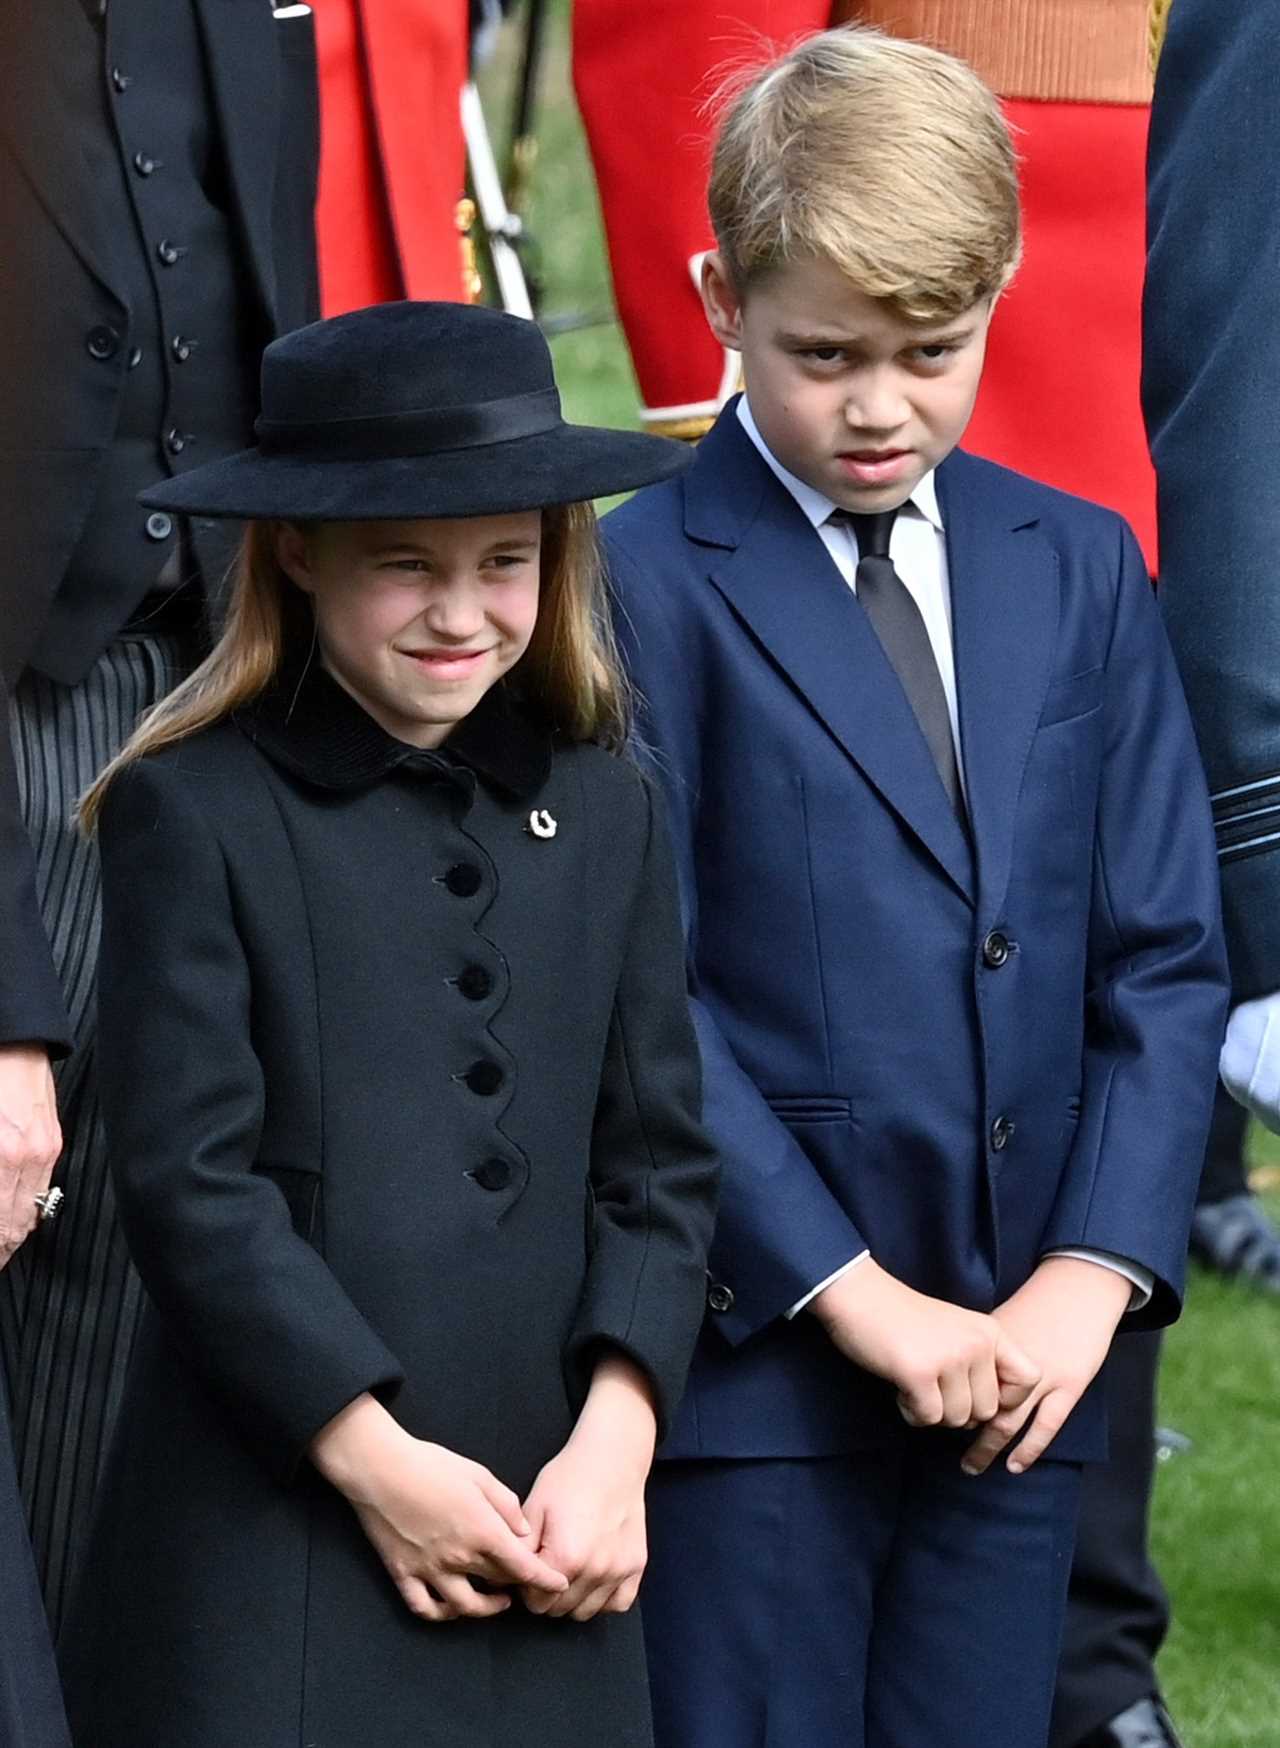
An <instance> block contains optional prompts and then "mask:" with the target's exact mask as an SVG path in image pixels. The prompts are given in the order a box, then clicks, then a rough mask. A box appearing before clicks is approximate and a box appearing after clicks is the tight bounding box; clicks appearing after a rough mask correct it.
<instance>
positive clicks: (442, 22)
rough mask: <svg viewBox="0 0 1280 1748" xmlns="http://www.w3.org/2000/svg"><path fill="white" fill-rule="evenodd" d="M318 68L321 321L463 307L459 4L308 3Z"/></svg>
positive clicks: (444, 0)
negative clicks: (416, 304)
mask: <svg viewBox="0 0 1280 1748" xmlns="http://www.w3.org/2000/svg"><path fill="white" fill-rule="evenodd" d="M313 7H314V11H315V19H316V42H317V50H318V54H319V62H320V191H319V201H318V205H317V214H316V225H317V233H318V244H319V256H320V296H321V304H322V307H323V310H324V313H325V314H326V315H329V316H332V315H337V314H339V313H340V312H341V311H342V310H347V309H356V308H360V307H362V306H363V305H365V304H371V303H382V302H386V301H387V300H388V299H391V298H398V297H420V298H444V299H453V300H457V301H461V300H462V299H463V298H464V296H465V293H464V289H463V283H462V255H461V249H460V246H459V238H458V232H457V228H456V225H455V212H456V209H457V203H458V201H459V200H460V198H461V197H462V194H463V189H464V182H465V148H464V145H463V139H462V125H461V122H460V120H459V115H458V105H459V99H460V95H461V91H462V86H463V83H464V81H465V79H466V76H467V6H466V0H313Z"/></svg>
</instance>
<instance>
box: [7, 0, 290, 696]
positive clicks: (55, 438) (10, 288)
mask: <svg viewBox="0 0 1280 1748" xmlns="http://www.w3.org/2000/svg"><path fill="white" fill-rule="evenodd" d="M193 4H194V5H195V8H196V14H197V19H198V21H199V24H200V26H201V32H202V36H203V41H204V50H205V58H206V64H207V67H208V74H209V80H210V84H211V87H212V92H213V98H214V104H215V108H216V111H217V117H218V120H219V122H220V131H221V139H222V143H223V146H224V148H225V152H226V158H227V165H228V171H229V180H230V198H231V205H232V209H233V211H234V214H235V220H236V229H237V233H238V236H239V238H240V241H241V244H242V246H243V249H244V253H245V257H246V259H247V261H248V265H249V269H250V274H251V278H252V283H253V287H254V293H255V296H256V297H257V299H258V300H259V301H260V305H261V316H262V336H263V343H264V344H265V342H266V341H267V340H268V339H270V338H271V337H272V336H273V335H275V334H279V333H283V332H285V331H286V330H288V329H290V328H294V327H298V326H299V325H301V324H302V323H304V322H307V321H310V320H312V319H314V317H315V316H316V314H317V313H318V294H317V290H316V270H315V238H314V215H313V206H314V192H315V171H316V152H317V120H316V93H315V54H314V43H313V38H312V30H311V20H310V18H294V19H285V20H276V19H275V18H273V16H272V5H271V0H193ZM90 30H91V27H90V25H89V24H88V22H87V21H86V17H85V7H84V3H83V0H44V3H42V4H40V5H37V6H30V5H28V4H26V0H0V90H2V91H3V101H0V223H2V224H3V231H4V236H5V238H6V239H7V241H6V245H5V251H4V257H5V259H4V262H3V263H2V264H0V520H2V522H3V527H4V531H5V542H6V546H7V548H8V550H9V551H10V553H11V554H13V555H14V558H13V562H11V563H10V564H9V566H8V567H7V574H6V578H5V586H4V612H3V614H2V615H0V671H3V672H4V674H5V675H6V677H7V678H8V680H9V682H10V684H12V682H13V680H14V679H15V678H16V676H17V675H18V674H19V673H20V672H21V670H22V668H23V667H24V665H25V664H26V661H27V658H28V655H29V653H30V651H31V649H32V646H33V644H34V643H35V641H36V639H37V638H38V637H39V635H40V632H41V630H42V628H43V626H44V623H45V620H46V617H47V615H48V612H49V607H50V604H51V602H52V600H53V597H54V594H55V592H56V590H57V589H58V587H59V585H60V584H61V582H62V580H63V577H64V576H65V574H66V571H67V565H68V560H69V559H70V557H71V555H72V552H73V550H74V548H75V546H76V543H77V541H78V539H79V537H80V534H81V532H82V529H83V527H84V524H85V519H86V517H87V516H88V514H89V510H90V508H91V506H92V504H93V501H94V494H95V489H96V485H97V477H98V471H99V469H100V467H101V465H102V463H103V460H104V458H105V455H106V452H107V449H108V446H109V445H110V444H111V441H112V439H113V436H114V434H115V431H116V425H117V419H118V413H119V407H120V400H121V395H122V393H123V387H124V381H125V373H126V370H127V368H128V355H129V351H130V344H131V342H130V311H129V308H128V305H127V298H126V292H125V288H124V286H123V285H122V283H121V275H120V268H119V259H118V251H119V249H120V248H121V246H124V247H135V246H136V243H135V242H134V225H133V219H132V216H131V215H130V214H129V213H127V212H125V211H122V210H121V209H120V201H121V198H122V196H121V195H120V193H119V191H118V190H117V189H116V188H115V187H114V185H113V186H112V187H108V188H103V187H101V186H98V185H95V184H94V183H93V182H92V180H91V178H90V176H89V174H88V173H87V172H86V168H85V160H84V156H83V147H82V141H81V138H80V119H81V118H80V117H79V116H78V115H77V116H76V117H75V118H74V120H72V119H71V118H69V117H68V116H67V115H66V114H64V112H63V96H62V87H61V84H60V81H59V79H58V77H57V76H56V70H57V68H58V66H59V62H60V60H61V59H62V58H63V57H68V56H72V55H83V54H84V53H85V43H86V39H87V38H88V37H89V34H90ZM139 95H140V97H142V98H143V100H145V96H146V93H145V89H143V90H141V91H140V92H139ZM105 125H106V123H105V119H104V122H103V126H104V128H105ZM118 180H119V179H118V178H117V181H118ZM103 329H106V330H110V331H111V332H112V333H113V334H114V335H115V336H116V337H117V343H116V344H115V346H114V348H113V350H112V352H111V354H110V356H108V357H99V356H94V355H93V353H92V352H91V351H90V349H89V340H90V337H91V336H92V335H93V334H94V333H95V331H101V330H103ZM251 435H252V434H251V433H250V432H248V431H246V432H245V433H244V441H245V442H246V443H247V442H249V441H250V440H251ZM198 458H199V459H203V460H209V459H212V457H211V456H210V455H208V454H202V455H200V456H199V457H198ZM158 472H159V469H158V468H157V473H158ZM139 514H140V515H142V514H144V513H143V512H139ZM204 531H205V527H204V525H198V528H197V533H198V534H200V533H203V532H204ZM113 607H114V603H104V606H103V623H102V628H101V642H102V645H104V646H105V644H106V643H107V641H108V640H109V639H110V637H112V636H113V635H114V634H115V632H116V631H117V630H118V629H119V626H118V624H117V623H114V622H113V620H112V617H111V615H112V612H113Z"/></svg>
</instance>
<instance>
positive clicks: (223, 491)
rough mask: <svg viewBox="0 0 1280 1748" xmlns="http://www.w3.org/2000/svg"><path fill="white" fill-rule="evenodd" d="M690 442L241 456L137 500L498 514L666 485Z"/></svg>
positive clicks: (231, 509)
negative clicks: (368, 455)
mask: <svg viewBox="0 0 1280 1748" xmlns="http://www.w3.org/2000/svg"><path fill="white" fill-rule="evenodd" d="M692 458H693V452H692V450H691V449H690V448H689V446H688V445H686V444H683V443H673V442H671V441H670V440H668V439H667V438H663V437H647V436H645V435H644V434H643V433H642V432H638V431H609V430H604V429H601V428H598V427H596V426H591V425H557V426H556V427H555V428H554V429H553V430H551V431H545V432H539V433H538V434H537V435H535V436H531V437H520V438H515V439H513V440H512V441H510V442H507V443H492V444H486V445H485V446H483V447H481V448H473V449H452V450H446V451H443V452H437V453H435V454H429V455H408V456H394V457H385V458H377V459H365V460H352V459H343V460H338V459H331V458H328V457H323V458H322V457H318V456H310V455H272V454H270V453H264V452H263V451H262V450H259V449H246V450H241V451H240V452H239V453H238V454H236V455H228V456H226V457H224V458H223V459H222V460H220V461H211V462H206V463H205V464H204V466H202V467H196V468H192V469H191V470H190V471H189V472H186V473H181V474H178V475H176V476H175V477H174V478H172V479H168V480H163V481H161V482H160V483H159V484H157V485H154V486H150V487H148V489H147V490H146V491H145V492H142V493H140V494H139V497H140V501H141V502H142V503H143V504H146V505H147V506H148V507H150V508H152V509H157V510H174V511H177V512H179V513H180V514H182V515H184V516H234V517H237V518H243V519H245V520H273V519H280V520H284V521H299V522H312V521H315V522H374V521H416V520H418V519H425V518H428V517H454V516H457V517H465V516H498V515H503V514H506V513H509V512H513V511H517V510H536V509H543V508H546V507H547V506H549V505H552V504H575V503H581V502H585V501H586V500H588V499H590V498H602V497H606V496H608V495H610V494H612V493H614V492H626V491H634V490H635V489H636V488H638V487H640V486H649V485H656V484H657V483H658V481H660V480H665V479H670V478H672V476H673V475H675V474H677V473H679V472H680V471H681V470H682V469H683V468H685V467H686V466H688V464H689V462H690V461H691V460H692Z"/></svg>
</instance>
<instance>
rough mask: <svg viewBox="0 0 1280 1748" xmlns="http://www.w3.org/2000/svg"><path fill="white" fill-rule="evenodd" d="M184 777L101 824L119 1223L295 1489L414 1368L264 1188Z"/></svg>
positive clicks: (246, 1017)
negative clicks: (351, 1423) (355, 1411)
mask: <svg viewBox="0 0 1280 1748" xmlns="http://www.w3.org/2000/svg"><path fill="white" fill-rule="evenodd" d="M199 800H200V796H199V786H198V784H197V785H195V786H194V793H193V786H192V785H190V784H189V783H184V782H183V781H182V778H181V774H180V772H178V771H171V770H167V769H165V768H164V767H163V766H161V765H159V764H157V765H148V764H146V763H143V764H140V765H135V766H133V767H132V768H131V769H130V770H128V771H127V772H126V773H125V774H124V775H123V776H121V777H120V778H118V779H117V780H116V782H115V783H114V784H113V786H112V788H111V790H110V791H109V792H108V795H107V800H106V805H105V808H104V811H103V815H102V822H101V827H100V837H101V848H102V952H101V959H100V964H99V995H98V1038H99V1044H98V1063H99V1079H100V1085H101V1094H102V1109H103V1118H104V1121H105V1124H106V1131H107V1145H108V1155H109V1159H110V1164H111V1171H112V1176H113V1178H114V1181H115V1186H116V1198H117V1202H118V1205H119V1212H120V1222H121V1225H122V1227H123V1228H124V1233H125V1237H126V1238H127V1239H128V1242H129V1248H130V1251H131V1252H132V1255H133V1259H134V1261H135V1262H136V1264H137V1267H138V1273H139V1274H140V1275H141V1276H142V1280H143V1284H144V1285H145V1286H146V1288H147V1291H148V1293H149V1294H150V1296H151V1298H152V1300H153V1301H154V1303H155V1305H156V1307H157V1309H158V1310H159V1311H160V1313H161V1315H162V1316H163V1317H164V1318H165V1320H166V1322H167V1324H168V1325H169V1328H170V1330H171V1331H172V1333H173V1336H174V1338H175V1340H176V1341H177V1343H178V1345H179V1346H180V1347H181V1349H182V1350H183V1351H184V1352H185V1353H186V1354H187V1355H188V1356H189V1357H190V1359H191V1360H192V1362H193V1363H194V1364H195V1366H196V1367H197V1368H198V1369H199V1371H200V1372H201V1373H202V1374H203V1375H204V1377H205V1378H206V1379H207V1380H208V1382H209V1384H210V1385H211V1387H212V1389H213V1390H214V1392H215V1393H216V1394H217V1395H218V1396H219V1397H220V1398H221V1399H222V1401H223V1403H224V1404H225V1405H226V1407H227V1409H228V1412H229V1413H230V1415H231V1416H232V1417H233V1418H234V1419H235V1420H236V1421H237V1422H238V1423H239V1425H240V1426H241V1428H242V1430H243V1431H244V1432H245V1433H246V1435H247V1436H248V1437H249V1438H250V1440H251V1442H252V1443H254V1444H255V1446H256V1447H257V1448H259V1449H260V1450H261V1451H262V1453H263V1455H264V1458H265V1460H266V1461H267V1462H268V1463H269V1465H270V1466H271V1467H272V1469H273V1470H274V1471H275V1472H277V1473H278V1474H279V1475H280V1476H281V1478H284V1479H287V1478H288V1477H289V1476H290V1475H291V1474H292V1473H293V1471H294V1469H295V1468H296V1466H297V1464H298V1463H299V1462H300V1461H301V1459H302V1457H303V1455H304V1454H305V1452H306V1449H307V1446H308V1445H309V1443H310V1441H311V1440H312V1438H313V1437H314V1436H315V1434H316V1433H317V1432H319V1431H320V1429H321V1428H322V1427H323V1426H325V1425H326V1424H327V1423H328V1421H330V1420H331V1419H332V1418H333V1416H334V1415H335V1414H337V1413H338V1412H339V1410H340V1409H342V1408H344V1407H346V1405H347V1404H348V1403H349V1402H352V1401H354V1400H355V1398H356V1397H357V1396H359V1395H361V1394H362V1393H363V1392H364V1391H366V1390H370V1391H373V1392H375V1393H376V1394H378V1395H380V1396H381V1397H383V1398H384V1399H385V1398H387V1397H388V1396H389V1395H391V1394H393V1393H394V1391H395V1390H396V1389H397V1388H398V1386H399V1384H400V1382H401V1380H402V1373H401V1369H400V1366H399V1364H398V1362H397V1361H396V1358H395V1356H394V1354H392V1353H391V1352H390V1351H389V1350H388V1349H387V1347H386V1345H385V1344H384V1343H383V1341H382V1340H381V1338H380V1337H379V1336H378V1335H377V1334H375V1332H374V1331H373V1329H372V1328H371V1327H370V1325H369V1324H368V1323H367V1322H366V1321H365V1319H364V1317H363V1316H362V1315H361V1314H360V1312H359V1311H357V1309H356V1308H355V1306H354V1305H353V1304H352V1303H351V1300H350V1299H349V1298H348V1296H347V1294H346V1293H345V1292H344V1291H343V1289H342V1288H341V1287H340V1286H339V1284H338V1282H337V1280H336V1279H335V1278H334V1276H333V1274H332V1273H331V1272H330V1270H329V1268H328V1267H327V1265H326V1264H325V1262H324V1260H323V1258H322V1257H321V1256H320V1254H319V1253H318V1251H316V1250H314V1249H313V1248H312V1247H311V1245H310V1244H308V1243H307V1242H306V1241H305V1240H304V1239H303V1238H301V1237H300V1236H299V1235H298V1234H297V1233H296V1232H295V1230H294V1227H293V1224H292V1221H291V1219H290V1213H289V1208H288V1205H287V1203H286V1201H285V1198H284V1195H283V1194H282V1192H281V1190H280V1189H279V1188H278V1186H277V1185H276V1184H275V1183H274V1182H272V1181H271V1180H270V1179H269V1178H267V1177H264V1176H259V1175H258V1174H257V1173H255V1171H254V1169H253V1166H254V1161H255V1157H256V1154H257V1146H258V1140H259V1136H260V1133H261V1127H262V1118H263V1109H264V1091H263V1077H262V1068H261V1064H260V1063H259V1061H258V1058H257V1056H256V1055H255V1053H254V1050H253V1047H252V1043H251V1036H250V1023H251V1022H250V1004H251V997H252V986H251V978H250V970H249V965H248V963H247V961H246V958H245V954H244V950H243V947H242V944H241V940H240V936H239V933H238V931H237V928H236V922H235V916H234V899H233V894H232V891H231V884H230V880H229V876H228V873H227V868H226V864H225V861H224V857H223V854H222V850H221V846H220V844H219V843H218V841H217V839H216V837H215V835H214V833H213V830H212V828H211V827H210V825H209V824H208V822H207V821H206V819H205V818H204V816H203V814H202V812H201V809H200V805H199Z"/></svg>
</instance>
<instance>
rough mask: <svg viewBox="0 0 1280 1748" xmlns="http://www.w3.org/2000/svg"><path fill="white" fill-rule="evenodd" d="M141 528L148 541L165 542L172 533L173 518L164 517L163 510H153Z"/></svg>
mask: <svg viewBox="0 0 1280 1748" xmlns="http://www.w3.org/2000/svg"><path fill="white" fill-rule="evenodd" d="M143 526H144V527H145V529H146V531H147V539H148V540H167V539H168V538H169V536H170V535H171V534H172V533H173V517H172V516H166V515H165V513H164V511H163V510H153V511H152V513H151V515H150V516H148V517H147V519H146V522H145V523H144V524H143Z"/></svg>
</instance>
